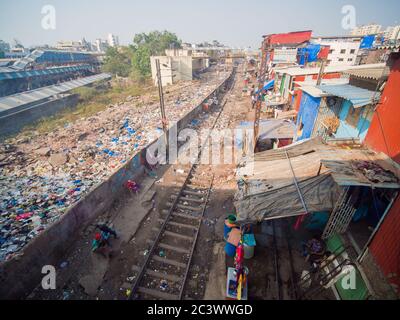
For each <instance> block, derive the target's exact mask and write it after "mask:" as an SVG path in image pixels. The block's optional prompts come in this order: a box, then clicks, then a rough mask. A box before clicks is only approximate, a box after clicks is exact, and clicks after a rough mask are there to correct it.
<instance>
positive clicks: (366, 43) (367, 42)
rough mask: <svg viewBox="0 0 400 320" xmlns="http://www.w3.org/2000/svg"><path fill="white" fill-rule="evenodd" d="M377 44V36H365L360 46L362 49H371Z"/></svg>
mask: <svg viewBox="0 0 400 320" xmlns="http://www.w3.org/2000/svg"><path fill="white" fill-rule="evenodd" d="M374 42H375V36H374V35H372V36H365V37H364V38H363V39H362V41H361V45H360V49H371V48H372V47H373V45H374Z"/></svg>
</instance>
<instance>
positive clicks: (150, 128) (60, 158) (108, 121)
mask: <svg viewBox="0 0 400 320" xmlns="http://www.w3.org/2000/svg"><path fill="white" fill-rule="evenodd" d="M227 76H228V72H227V73H220V74H219V75H218V76H216V77H214V78H213V79H212V80H209V81H207V82H206V83H202V84H201V85H200V84H199V83H194V85H192V86H191V87H185V91H184V92H181V93H180V94H179V97H178V100H179V103H177V102H176V101H177V97H176V95H175V97H174V99H173V100H172V101H166V113H167V116H168V120H169V123H170V125H173V124H174V122H175V121H178V120H179V119H180V118H182V117H183V116H184V115H185V114H186V113H187V112H189V111H190V110H191V109H193V108H194V107H196V106H197V105H199V104H200V103H201V101H202V100H203V99H204V98H205V97H206V96H207V95H209V93H210V92H212V91H213V90H214V89H215V88H216V87H218V86H219V85H220V83H222V82H223V81H224V80H225V79H226V78H227ZM134 103H139V104H140V101H139V100H138V99H135V101H134ZM137 108H139V107H137ZM137 108H135V105H134V104H133V102H130V101H125V102H122V103H120V104H115V105H112V106H109V108H107V109H106V110H104V111H101V112H99V113H97V114H95V115H94V116H91V117H89V118H82V119H80V120H77V121H76V122H74V123H67V124H66V125H65V126H64V127H60V128H57V129H56V130H54V131H52V132H48V133H44V134H40V133H38V132H33V134H32V135H31V136H29V137H23V138H21V137H16V138H12V139H9V140H7V141H5V142H4V143H3V144H0V261H4V260H8V259H11V258H12V257H13V256H14V255H15V254H16V253H17V252H18V251H20V250H21V249H22V248H23V247H24V246H25V245H26V244H27V243H28V242H29V241H30V240H32V239H33V238H35V237H36V236H37V235H38V234H39V233H41V232H43V230H45V229H46V228H48V227H49V226H50V225H51V224H52V223H54V222H55V221H57V220H58V219H59V218H60V217H61V216H62V215H63V214H64V213H65V212H66V211H67V210H68V209H69V208H70V207H71V206H72V205H74V204H75V203H76V202H77V201H79V200H80V199H82V198H83V197H84V196H85V195H86V194H87V193H88V192H89V191H90V190H91V189H92V188H93V187H94V186H96V185H98V184H100V183H101V182H103V181H105V180H106V179H108V178H109V177H110V176H111V175H112V174H113V173H114V172H115V171H117V170H118V169H119V168H120V167H122V166H123V165H124V164H125V163H127V162H128V161H129V160H130V159H132V157H133V156H134V155H135V154H136V153H137V152H138V151H139V150H140V149H141V148H143V147H144V146H146V145H147V144H148V143H149V142H151V141H153V140H154V139H156V138H158V137H159V136H160V135H161V134H162V128H161V126H160V117H159V106H158V104H157V103H154V104H151V105H147V106H144V107H142V108H143V110H142V109H141V110H140V112H138V109H137ZM82 129H84V130H85V131H84V132H82ZM160 182H162V179H160V180H159V181H157V183H160ZM145 255H146V253H145Z"/></svg>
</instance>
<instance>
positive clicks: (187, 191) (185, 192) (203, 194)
mask: <svg viewBox="0 0 400 320" xmlns="http://www.w3.org/2000/svg"><path fill="white" fill-rule="evenodd" d="M182 194H184V195H189V196H198V197H203V196H205V193H204V192H194V191H190V190H183V191H182Z"/></svg>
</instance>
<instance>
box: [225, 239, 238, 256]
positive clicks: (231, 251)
mask: <svg viewBox="0 0 400 320" xmlns="http://www.w3.org/2000/svg"><path fill="white" fill-rule="evenodd" d="M225 253H226V254H227V255H228V256H229V257H232V258H233V257H235V255H236V247H235V246H234V245H233V244H230V243H229V242H227V243H226V245H225Z"/></svg>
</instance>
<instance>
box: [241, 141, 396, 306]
mask: <svg viewBox="0 0 400 320" xmlns="http://www.w3.org/2000/svg"><path fill="white" fill-rule="evenodd" d="M399 177H400V169H399V166H398V165H397V164H395V163H394V162H393V161H392V160H391V159H390V158H389V157H388V156H387V155H385V154H383V153H377V152H373V151H371V150H369V149H367V148H365V147H362V146H360V145H359V144H354V143H353V142H351V141H343V140H328V141H327V142H323V141H322V139H321V138H314V139H311V140H305V141H301V142H297V143H294V144H292V145H290V146H287V147H283V148H281V149H276V150H269V151H264V152H260V153H257V154H255V155H254V158H251V159H250V158H249V159H245V160H243V161H242V163H240V164H239V166H238V169H237V178H238V188H237V192H236V195H235V207H236V211H237V215H236V219H237V220H236V223H237V225H238V226H241V230H242V229H244V228H243V226H249V225H250V226H251V228H252V230H253V234H254V235H255V240H256V242H257V246H256V250H255V257H254V258H253V260H257V259H258V256H263V254H264V252H265V251H272V252H277V246H279V238H281V237H283V238H285V237H290V239H291V240H290V242H291V245H290V247H291V248H290V247H288V248H289V249H290V250H289V249H288V248H285V254H287V255H288V256H285V257H286V259H284V260H285V261H289V262H290V263H291V265H292V266H291V275H290V277H289V278H290V282H291V284H290V285H288V288H287V291H288V292H289V294H288V293H286V294H288V298H295V299H313V298H316V297H318V298H321V297H322V296H323V295H324V294H326V295H327V298H332V299H333V298H334V297H336V298H340V299H367V298H368V297H369V296H370V294H371V293H370V291H369V289H368V288H369V287H370V286H369V283H368V281H369V279H370V276H369V275H368V274H367V272H366V271H365V270H364V269H363V268H362V267H361V264H360V262H359V261H360V259H361V257H362V255H363V252H364V251H365V249H366V246H367V243H368V240H369V238H370V237H371V235H372V233H373V232H374V230H375V229H376V228H377V227H378V224H379V221H380V220H381V218H382V216H383V215H384V214H385V212H386V210H387V208H388V207H390V204H391V202H392V201H393V199H394V198H395V197H396V195H397V192H398V190H399V188H400V180H399ZM243 235H244V232H242V237H243ZM277 239H278V240H277ZM277 243H278V245H277ZM288 243H289V242H288ZM314 249H315V250H317V252H313V251H312V250H314ZM310 257H311V258H310ZM271 258H272V260H274V259H275V261H279V258H277V255H275V257H274V256H273V255H272V256H271V257H270V259H271ZM282 260H283V258H281V260H280V261H282ZM293 261H294V262H293ZM246 265H247V267H248V272H249V273H250V274H251V273H252V272H255V270H254V269H252V268H251V265H257V263H256V262H249V263H247V264H246ZM264 265H265V264H264ZM266 268H267V267H266ZM278 268H281V267H279V264H278V263H277V262H276V263H275V269H278ZM276 274H277V275H279V274H282V271H281V270H280V271H279V270H278V271H277V272H276ZM347 274H354V277H355V279H357V283H358V284H359V285H358V286H357V290H351V291H349V290H345V288H343V285H342V281H341V279H342V278H343V277H344V276H345V275H347ZM278 280H279V279H278ZM287 281H289V279H287ZM278 282H279V281H278ZM280 282H281V284H282V283H285V281H284V280H282V279H280ZM254 285H256V284H254ZM250 287H251V286H250ZM281 287H282V285H281ZM249 289H250V288H249ZM278 294H281V295H282V294H284V293H282V292H281V291H280V290H279V293H278ZM284 297H285V296H284ZM286 298H287V297H286Z"/></svg>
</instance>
